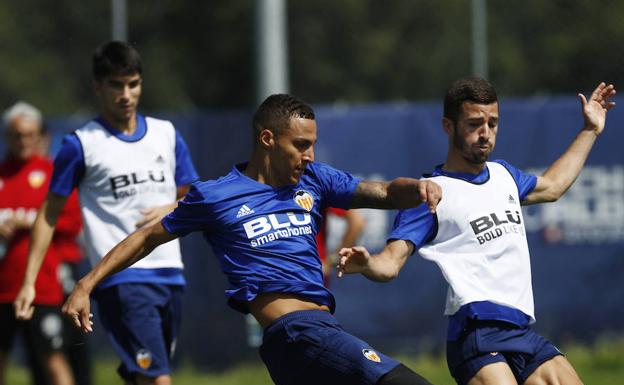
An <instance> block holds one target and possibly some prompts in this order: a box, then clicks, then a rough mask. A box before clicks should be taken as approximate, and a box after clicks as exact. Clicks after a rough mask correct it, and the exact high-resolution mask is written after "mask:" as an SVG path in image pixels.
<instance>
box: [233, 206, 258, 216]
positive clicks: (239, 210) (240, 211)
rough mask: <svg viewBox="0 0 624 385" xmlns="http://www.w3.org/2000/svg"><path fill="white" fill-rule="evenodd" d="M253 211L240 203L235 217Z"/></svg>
mask: <svg viewBox="0 0 624 385" xmlns="http://www.w3.org/2000/svg"><path fill="white" fill-rule="evenodd" d="M253 213H254V211H253V210H252V209H250V208H249V206H247V205H242V206H241V208H240V209H238V213H237V214H236V218H241V217H244V216H245V215H249V214H253Z"/></svg>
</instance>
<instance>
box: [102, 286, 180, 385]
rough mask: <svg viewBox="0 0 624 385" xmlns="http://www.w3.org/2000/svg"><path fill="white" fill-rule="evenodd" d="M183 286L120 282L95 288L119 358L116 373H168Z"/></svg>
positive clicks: (128, 376)
mask: <svg viewBox="0 0 624 385" xmlns="http://www.w3.org/2000/svg"><path fill="white" fill-rule="evenodd" d="M182 293H183V287H182V286H176V285H163V284H146V283H122V284H119V285H115V286H111V287H108V288H105V289H101V290H97V292H96V294H95V295H94V299H95V300H96V301H97V304H98V314H99V317H100V321H101V322H102V325H103V326H104V329H105V330H106V334H107V336H108V339H109V340H110V341H111V343H112V345H113V349H114V350H115V352H116V353H117V355H118V356H119V357H120V358H121V365H120V366H119V369H118V372H119V375H120V376H121V377H122V378H123V379H125V380H132V379H133V377H134V374H135V373H139V374H142V375H144V376H146V377H152V378H155V377H158V376H160V375H165V374H169V373H170V372H171V368H170V364H171V359H172V357H173V354H174V352H175V345H176V340H177V337H178V331H179V329H180V319H181V315H182Z"/></svg>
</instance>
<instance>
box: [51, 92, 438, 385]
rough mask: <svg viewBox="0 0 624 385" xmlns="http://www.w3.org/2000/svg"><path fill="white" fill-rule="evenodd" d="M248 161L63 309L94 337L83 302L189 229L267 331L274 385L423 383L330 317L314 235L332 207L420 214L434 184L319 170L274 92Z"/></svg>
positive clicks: (305, 129)
mask: <svg viewBox="0 0 624 385" xmlns="http://www.w3.org/2000/svg"><path fill="white" fill-rule="evenodd" d="M253 126H254V135H255V149H254V152H253V154H252V156H251V160H250V161H249V162H248V163H243V164H239V165H236V166H235V167H234V168H233V170H232V171H231V172H230V173H229V174H228V175H226V176H224V177H222V178H219V179H218V180H211V181H205V182H196V183H193V185H192V186H191V189H190V191H189V192H188V194H187V196H186V197H185V199H184V200H183V201H181V202H180V204H179V206H178V208H176V210H174V212H172V213H171V214H169V215H168V216H166V217H165V218H164V219H163V220H162V222H159V223H156V224H155V225H153V226H151V227H146V228H142V229H139V230H138V231H137V232H135V233H133V234H131V235H130V236H129V237H127V238H126V239H125V240H124V241H123V242H121V243H120V244H119V245H117V246H116V247H115V248H114V249H113V250H112V251H111V252H110V253H109V254H107V256H106V257H104V259H103V260H102V261H100V263H98V265H97V266H95V268H94V269H93V270H92V271H91V272H90V273H89V274H87V276H85V277H84V278H83V279H82V280H81V281H80V282H79V283H78V285H76V288H75V289H74V292H73V294H72V295H71V296H70V298H69V299H68V301H67V302H66V304H65V306H64V307H63V311H64V312H65V313H66V314H68V315H70V316H72V317H75V318H76V321H75V322H76V326H78V327H82V328H83V329H84V330H87V331H90V330H91V325H90V323H89V316H88V315H89V294H90V293H91V291H92V290H93V288H94V287H95V285H97V284H98V283H99V282H100V281H102V280H103V279H106V277H107V276H108V275H110V274H111V273H112V272H114V271H119V270H120V269H123V268H126V267H128V266H130V265H131V264H132V263H135V262H136V261H138V260H140V259H141V258H143V257H145V255H147V253H148V252H149V251H150V250H152V249H153V248H154V247H156V246H158V245H160V244H163V243H165V242H169V241H171V240H173V239H176V238H177V237H178V236H184V235H186V234H188V233H190V232H192V231H201V232H203V235H204V237H205V238H206V240H207V241H208V242H210V244H211V245H212V247H213V250H214V253H215V255H216V257H217V258H218V259H219V263H220V266H221V269H222V271H223V272H224V273H225V274H226V276H227V278H228V282H229V288H228V290H227V291H226V296H227V298H228V304H229V305H230V306H232V307H233V308H234V309H235V310H238V311H241V312H243V313H251V314H252V315H253V316H254V317H255V318H256V320H257V321H258V322H259V323H260V325H262V327H263V328H264V337H263V343H262V346H261V347H260V355H261V357H262V359H263V361H264V363H265V364H266V366H267V368H268V370H269V373H270V374H271V377H272V379H273V381H275V383H277V384H292V385H295V384H296V385H305V384H314V385H318V384H343V385H349V384H353V385H360V384H371V385H372V384H382V385H399V384H403V385H407V384H411V385H419V384H420V385H424V384H428V382H427V381H426V380H424V379H423V378H421V377H420V376H418V375H417V374H416V373H414V372H412V371H411V370H410V369H408V368H407V367H405V366H404V365H402V364H400V363H399V362H398V361H396V360H394V359H392V358H390V357H388V356H386V355H384V354H381V353H379V352H377V351H375V350H374V349H373V348H371V347H370V345H368V344H367V343H366V342H364V341H362V340H360V339H358V338H356V337H354V336H352V335H350V334H348V333H346V332H345V331H344V330H343V329H342V327H341V326H340V325H339V324H338V322H337V321H336V319H335V318H334V317H333V316H332V314H331V313H333V311H334V308H335V300H334V297H333V295H332V294H331V292H329V290H327V288H325V286H324V285H323V270H322V264H321V261H320V259H319V256H318V252H317V248H316V240H315V236H316V234H317V233H318V231H319V228H320V225H321V220H322V219H321V212H322V210H323V209H324V208H325V207H327V206H333V207H340V208H345V209H346V208H352V207H376V208H399V207H404V208H405V207H415V206H417V205H419V204H420V203H422V202H427V207H428V208H429V209H430V210H432V211H433V210H435V207H436V205H437V203H438V201H439V200H440V195H439V192H440V190H439V186H437V185H436V184H435V183H433V182H430V181H418V180H416V179H409V178H399V179H395V180H394V181H392V182H371V181H362V180H359V179H358V178H355V177H353V176H352V175H350V174H348V173H345V172H343V171H340V170H336V169H334V168H331V167H330V166H328V165H325V164H322V163H318V162H314V144H315V143H316V138H317V136H316V122H315V120H314V112H313V111H312V109H311V108H310V107H309V106H308V105H306V104H305V103H303V102H302V101H301V100H299V99H298V98H296V97H294V96H291V95H284V94H281V95H272V96H270V97H268V98H267V99H266V100H265V101H264V102H263V103H262V104H261V105H260V107H259V108H258V110H257V111H256V114H255V116H254V122H253Z"/></svg>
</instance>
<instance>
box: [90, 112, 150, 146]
mask: <svg viewBox="0 0 624 385" xmlns="http://www.w3.org/2000/svg"><path fill="white" fill-rule="evenodd" d="M95 121H96V122H98V123H99V124H100V125H101V126H102V127H104V128H105V129H106V131H108V132H110V134H111V135H113V136H114V137H116V138H117V139H119V140H122V141H124V142H138V141H139V140H141V139H142V138H143V137H144V136H145V134H146V133H147V123H145V117H144V116H143V115H141V114H139V113H138V112H137V114H136V130H134V133H133V134H132V135H126V134H124V133H123V132H121V131H119V130H117V129H116V128H114V127H113V126H111V125H110V124H109V123H108V122H107V121H106V120H104V118H103V117H102V116H98V117H97V118H96V119H95Z"/></svg>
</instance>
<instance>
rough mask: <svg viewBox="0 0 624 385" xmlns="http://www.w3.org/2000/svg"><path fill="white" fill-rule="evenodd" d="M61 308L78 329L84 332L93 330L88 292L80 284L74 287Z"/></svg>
mask: <svg viewBox="0 0 624 385" xmlns="http://www.w3.org/2000/svg"><path fill="white" fill-rule="evenodd" d="M62 310H63V314H65V315H66V316H68V317H69V318H71V320H72V322H73V323H74V326H76V327H77V328H78V329H82V331H83V332H85V333H91V332H92V331H93V327H92V326H93V322H92V321H91V318H92V317H93V314H91V312H90V310H91V304H90V302H89V293H88V292H87V291H85V290H84V289H83V288H82V287H81V286H80V283H78V284H77V285H76V286H75V287H74V290H73V291H72V293H71V294H70V296H69V298H67V301H65V304H64V305H63V309H62Z"/></svg>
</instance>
